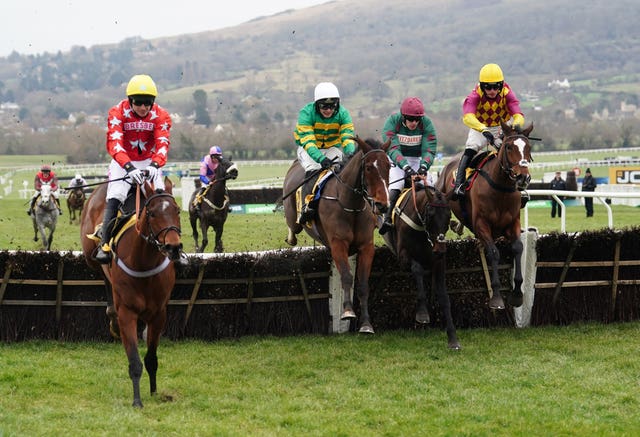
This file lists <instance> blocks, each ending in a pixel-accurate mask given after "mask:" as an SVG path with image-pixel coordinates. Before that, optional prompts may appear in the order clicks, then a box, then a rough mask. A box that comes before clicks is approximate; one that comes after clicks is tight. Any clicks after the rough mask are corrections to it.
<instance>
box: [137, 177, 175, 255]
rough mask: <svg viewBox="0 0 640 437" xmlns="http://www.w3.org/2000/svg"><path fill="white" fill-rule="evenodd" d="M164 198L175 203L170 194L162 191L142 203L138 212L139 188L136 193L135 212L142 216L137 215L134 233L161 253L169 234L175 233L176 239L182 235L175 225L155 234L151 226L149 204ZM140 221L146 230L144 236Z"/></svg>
mask: <svg viewBox="0 0 640 437" xmlns="http://www.w3.org/2000/svg"><path fill="white" fill-rule="evenodd" d="M164 198H169V199H171V200H172V201H173V203H175V199H174V197H173V196H172V195H171V194H169V193H166V192H164V191H163V192H160V193H155V194H153V195H152V196H150V197H149V198H148V199H146V200H145V202H144V205H143V206H142V210H140V209H139V208H138V206H139V204H140V188H139V187H138V190H137V192H136V211H141V212H140V215H142V217H140V215H138V216H137V218H136V232H138V235H140V237H142V239H143V240H144V241H146V242H147V243H149V244H151V245H152V246H154V247H155V248H156V249H158V251H159V252H161V253H164V247H165V245H166V243H165V241H166V239H167V234H168V233H169V232H175V233H177V234H178V237H180V236H181V234H182V231H181V229H180V227H179V226H175V225H169V226H166V227H164V228H162V229H160V230H159V231H157V232H156V231H154V229H153V225H152V224H151V217H152V211H151V210H150V208H149V207H150V205H151V202H153V201H156V200H158V199H164ZM141 221H143V223H144V224H145V225H146V229H147V231H148V232H147V234H146V235H145V234H144V233H142V231H141V229H142V226H141V225H140V224H141ZM161 236H164V238H163V240H162V241H160V237H161Z"/></svg>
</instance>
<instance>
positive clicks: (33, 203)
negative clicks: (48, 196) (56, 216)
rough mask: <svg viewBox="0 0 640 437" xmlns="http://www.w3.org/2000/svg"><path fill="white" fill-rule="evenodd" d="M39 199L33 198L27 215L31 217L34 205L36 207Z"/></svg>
mask: <svg viewBox="0 0 640 437" xmlns="http://www.w3.org/2000/svg"><path fill="white" fill-rule="evenodd" d="M37 198H38V197H37V196H36V197H32V198H31V202H30V203H29V209H28V210H27V215H31V212H32V211H33V205H35V203H36V199H37Z"/></svg>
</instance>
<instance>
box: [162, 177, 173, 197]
mask: <svg viewBox="0 0 640 437" xmlns="http://www.w3.org/2000/svg"><path fill="white" fill-rule="evenodd" d="M164 191H166V192H167V193H169V194H173V181H172V180H171V179H169V176H165V177H164Z"/></svg>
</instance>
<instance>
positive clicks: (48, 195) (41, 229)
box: [31, 184, 60, 250]
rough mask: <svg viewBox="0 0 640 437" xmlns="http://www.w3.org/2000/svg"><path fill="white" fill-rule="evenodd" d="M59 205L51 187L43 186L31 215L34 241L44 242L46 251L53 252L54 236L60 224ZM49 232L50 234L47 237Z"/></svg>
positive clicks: (43, 245) (43, 246)
mask: <svg viewBox="0 0 640 437" xmlns="http://www.w3.org/2000/svg"><path fill="white" fill-rule="evenodd" d="M59 214H60V212H59V209H58V203H57V202H56V199H55V198H54V197H53V194H52V189H51V185H49V184H42V187H41V190H40V195H39V196H38V198H37V199H36V201H35V206H34V212H33V213H32V214H31V220H32V222H33V232H34V235H33V241H38V237H39V239H40V241H41V242H42V248H43V249H44V250H51V242H52V241H53V234H54V232H55V230H56V225H57V224H58V215H59ZM47 230H48V231H49V234H48V235H47Z"/></svg>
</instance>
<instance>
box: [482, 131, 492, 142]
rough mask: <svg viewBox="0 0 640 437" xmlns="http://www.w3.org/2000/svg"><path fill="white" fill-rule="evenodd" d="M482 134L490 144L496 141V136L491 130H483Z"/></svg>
mask: <svg viewBox="0 0 640 437" xmlns="http://www.w3.org/2000/svg"><path fill="white" fill-rule="evenodd" d="M482 135H483V136H484V137H485V138H486V139H487V141H488V142H489V144H493V142H494V141H495V138H494V137H493V134H492V133H491V131H489V130H484V131H482Z"/></svg>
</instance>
